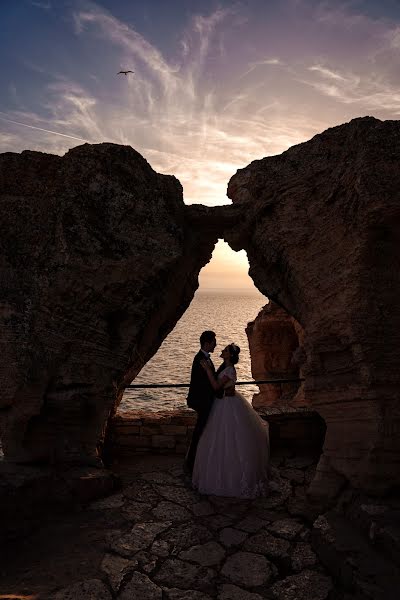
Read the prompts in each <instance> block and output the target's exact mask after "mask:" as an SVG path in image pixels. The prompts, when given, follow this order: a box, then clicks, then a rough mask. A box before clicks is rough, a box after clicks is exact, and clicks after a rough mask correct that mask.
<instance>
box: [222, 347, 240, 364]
mask: <svg viewBox="0 0 400 600" xmlns="http://www.w3.org/2000/svg"><path fill="white" fill-rule="evenodd" d="M239 354H240V348H239V346H236V344H228V346H226V347H225V348H224V349H223V350H222V352H221V358H223V359H224V361H225V362H229V363H230V364H231V365H236V363H238V362H239Z"/></svg>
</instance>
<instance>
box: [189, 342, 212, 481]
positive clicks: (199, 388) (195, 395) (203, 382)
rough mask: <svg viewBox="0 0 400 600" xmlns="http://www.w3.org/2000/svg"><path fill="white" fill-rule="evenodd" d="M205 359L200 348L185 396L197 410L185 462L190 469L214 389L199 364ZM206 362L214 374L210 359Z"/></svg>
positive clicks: (210, 405) (191, 406)
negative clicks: (187, 392) (186, 395)
mask: <svg viewBox="0 0 400 600" xmlns="http://www.w3.org/2000/svg"><path fill="white" fill-rule="evenodd" d="M202 360H206V355H205V353H204V352H203V351H202V350H199V352H198V353H197V354H196V356H195V357H194V360H193V365H192V373H191V377H190V386H189V394H188V397H187V405H188V407H189V408H193V409H194V410H195V411H196V412H197V421H196V425H195V428H194V431H193V435H192V441H191V443H190V447H189V451H188V453H187V456H186V464H187V467H188V469H190V471H192V470H193V466H194V460H195V458H196V450H197V444H198V443H199V439H200V436H201V434H202V433H203V429H204V427H205V426H206V423H207V419H208V416H209V414H210V411H211V407H212V405H213V402H214V397H215V391H214V389H213V387H212V385H211V383H210V380H209V379H208V375H207V372H206V371H205V369H204V368H203V367H202V366H201V364H200V361H202ZM208 362H209V364H210V366H211V368H212V370H213V372H214V374H215V367H214V365H213V363H212V361H211V358H209V359H208Z"/></svg>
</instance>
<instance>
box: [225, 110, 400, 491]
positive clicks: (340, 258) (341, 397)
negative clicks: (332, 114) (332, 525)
mask: <svg viewBox="0 0 400 600" xmlns="http://www.w3.org/2000/svg"><path fill="white" fill-rule="evenodd" d="M399 166H400V123H399V122H398V121H385V122H381V121H378V120H376V119H373V118H369V117H366V118H362V119H355V120H353V121H351V122H350V123H348V124H345V125H341V126H339V127H335V128H332V129H329V130H327V131H325V132H324V133H322V134H320V135H317V136H315V137H314V138H313V139H312V140H310V141H309V142H307V143H304V144H300V145H298V146H294V147H293V148H290V149H289V150H288V151H287V152H284V153H283V154H282V155H280V156H272V157H268V158H264V159H262V160H257V161H254V162H252V163H251V164H250V165H249V166H248V167H246V168H245V169H241V170H239V171H238V172H237V174H236V175H234V176H233V177H232V179H231V180H230V182H229V187H228V196H229V197H230V198H231V199H232V200H233V203H234V204H235V205H237V206H240V208H241V209H242V211H243V222H242V223H241V225H240V227H239V228H238V227H236V228H235V231H234V232H232V234H230V235H228V237H227V240H228V242H230V243H231V245H232V246H233V248H234V249H235V250H239V249H241V248H245V249H246V251H247V253H248V257H249V261H250V275H251V276H252V278H253V280H254V282H255V284H256V285H257V287H258V288H259V289H260V290H261V291H262V292H263V293H264V294H265V295H266V296H268V297H269V298H271V299H272V300H273V301H274V302H275V303H276V304H278V305H279V306H281V307H282V308H283V309H284V310H285V311H286V312H287V313H288V314H289V315H291V316H293V317H294V318H295V319H296V320H297V321H298V322H299V324H300V325H301V327H302V328H303V330H304V350H305V354H306V356H307V362H306V364H305V365H304V374H305V377H306V382H305V385H304V393H305V400H306V401H307V403H310V404H311V405H312V406H314V407H315V408H316V409H317V410H318V412H319V413H320V414H321V416H322V417H323V418H324V419H325V421H326V424H327V433H326V439H325V444H324V450H323V455H322V457H321V461H320V464H319V469H318V470H317V476H316V478H315V479H314V492H315V493H318V494H322V495H323V494H328V495H329V494H334V493H335V492H337V491H338V489H339V488H340V486H341V485H343V484H344V483H345V482H346V481H350V483H351V484H352V485H353V486H355V487H358V488H362V489H364V490H369V491H371V492H374V493H381V492H384V491H387V490H388V489H390V488H392V487H393V486H394V485H396V484H397V485H398V484H399V483H400V470H399V467H398V465H399V457H400V438H399V429H400V404H399V384H400V370H399V367H398V363H399V347H400V309H399V304H398V296H399V292H400V264H399V263H400V253H399V243H398V240H399V239H400V203H399V200H400V168H399Z"/></svg>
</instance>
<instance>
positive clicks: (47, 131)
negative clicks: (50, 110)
mask: <svg viewBox="0 0 400 600" xmlns="http://www.w3.org/2000/svg"><path fill="white" fill-rule="evenodd" d="M0 119H1V120H2V121H6V122H7V123H13V124H14V125H21V126H22V127H28V128H29V129H36V130H37V131H43V132H44V133H51V134H52V135H59V136H61V137H65V138H69V139H71V140H77V141H79V142H88V140H84V139H82V138H80V137H75V136H73V135H67V134H65V133H60V132H58V131H51V130H50V129H43V127H35V125H28V124H27V123H20V122H19V121H13V120H12V119H7V118H5V117H1V116H0ZM5 137H6V138H7V136H5Z"/></svg>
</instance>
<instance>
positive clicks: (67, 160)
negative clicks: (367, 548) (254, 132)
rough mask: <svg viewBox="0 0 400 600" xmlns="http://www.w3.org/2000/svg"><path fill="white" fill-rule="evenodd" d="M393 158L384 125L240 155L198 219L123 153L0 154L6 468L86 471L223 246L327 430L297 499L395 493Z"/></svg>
mask: <svg viewBox="0 0 400 600" xmlns="http://www.w3.org/2000/svg"><path fill="white" fill-rule="evenodd" d="M399 157H400V123H399V122H397V121H385V122H381V121H378V120H376V119H372V118H363V119H355V120H353V121H351V122H350V123H348V124H345V125H342V126H340V127H335V128H333V129H329V130H327V131H325V132H324V133H322V134H320V135H318V136H316V137H314V138H313V139H312V140H310V141H309V142H307V143H304V144H300V145H298V146H295V147H293V148H291V149H290V150H288V151H287V152H284V153H283V154H282V155H280V156H274V157H268V158H264V159H262V160H258V161H254V162H253V163H251V164H250V165H249V166H248V167H246V168H245V169H241V170H240V171H238V172H237V174H236V175H235V176H234V177H233V178H232V179H231V181H230V183H229V187H228V195H229V197H230V198H232V200H233V206H224V207H215V208H206V207H203V206H189V207H185V206H184V204H183V200H182V188H181V186H180V184H179V182H178V181H177V180H176V179H175V178H174V177H171V176H166V175H159V174H157V173H155V172H154V171H153V169H152V168H151V167H150V165H149V164H148V163H147V162H146V161H145V160H144V159H143V158H142V157H141V156H140V155H139V154H138V153H137V152H135V151H134V150H133V149H132V148H130V147H125V146H117V145H113V144H98V145H87V144H86V145H83V146H79V147H77V148H74V149H73V150H71V151H70V152H68V153H67V154H66V155H65V156H63V157H58V156H51V155H45V154H41V153H37V152H28V151H26V152H23V153H22V154H12V153H6V154H3V155H1V156H0V205H1V210H2V224H1V236H0V244H1V258H0V278H1V298H0V327H1V332H2V335H1V338H0V350H1V354H2V362H1V367H0V369H1V392H0V428H1V432H0V437H1V438H2V442H3V446H4V452H5V456H6V458H7V459H8V460H11V461H19V462H33V461H45V462H63V463H68V462H71V461H72V462H74V461H76V462H78V463H81V464H82V463H85V462H89V463H90V462H96V460H97V457H98V454H99V452H100V451H101V445H102V442H103V438H104V429H105V427H106V424H107V421H108V419H109V416H110V415H111V414H113V412H114V411H115V409H116V406H117V405H118V402H119V399H120V397H121V393H122V390H123V387H124V385H126V384H127V383H129V382H130V381H132V380H133V378H134V377H135V375H136V374H137V373H138V372H139V370H140V369H141V368H142V366H143V365H144V364H145V363H146V361H148V360H149V358H150V357H151V356H152V355H153V354H154V353H155V351H156V350H157V348H158V347H159V346H160V344H161V342H162V340H163V339H164V338H165V336H166V335H167V333H168V332H169V331H170V330H171V329H172V328H173V326H174V325H175V323H176V322H177V320H178V319H179V317H180V316H181V315H182V314H183V312H184V311H185V309H186V308H187V307H188V305H189V303H190V301H191V299H192V298H193V294H194V291H195V289H196V287H197V285H198V273H199V271H200V269H201V268H202V266H204V265H205V264H206V263H207V262H208V261H209V259H210V257H211V252H212V249H213V247H214V244H215V242H216V240H217V238H218V237H224V238H225V239H226V240H227V241H228V242H229V243H230V245H231V246H232V247H233V248H234V249H235V250H240V249H242V248H244V249H245V250H246V251H247V254H248V257H249V261H250V275H251V276H252V278H253V280H254V282H255V284H256V286H257V287H258V288H259V289H260V290H261V291H262V292H263V293H264V294H265V295H266V296H268V297H269V298H270V299H271V300H272V301H273V302H274V303H275V305H277V306H278V307H280V309H282V310H283V311H284V314H286V315H287V316H288V317H287V318H289V319H293V321H292V322H293V323H297V324H298V327H299V328H300V329H298V330H297V329H296V332H297V336H299V331H300V332H301V335H302V336H304V338H303V340H302V344H301V347H302V355H303V359H304V358H305V362H303V360H302V361H301V362H302V363H303V364H302V367H301V368H302V374H303V375H304V377H305V378H306V381H305V383H304V385H303V386H302V392H303V393H304V402H305V403H306V404H308V405H310V406H312V407H314V408H315V409H316V410H317V411H318V412H319V414H320V415H321V416H322V417H323V418H324V420H325V422H326V425H327V433H326V439H325V444H324V449H323V454H322V457H321V460H320V463H319V467H318V470H317V476H316V478H315V479H314V482H313V484H312V491H313V492H314V493H316V494H320V495H328V496H329V495H331V496H332V495H334V494H336V493H337V492H338V490H339V489H340V488H341V487H342V486H344V485H345V484H346V482H349V483H350V484H351V485H352V486H353V487H356V488H361V489H362V490H366V491H369V492H372V493H384V492H386V491H388V490H390V489H392V488H393V487H394V486H395V485H398V484H399V483H400V470H399V468H398V464H399V457H400V441H399V440H400V438H399V429H400V410H399V406H400V405H399V384H400V370H399V368H398V362H399V358H398V356H399V347H400V309H399V306H398V295H399V291H400V290H399V288H400V264H399V262H400V254H399V248H398V240H399V236H400V209H399V194H400V192H399V190H400V169H399ZM276 314H277V313H276ZM282 314H283V313H282ZM285 319H286V317H285ZM286 320H287V319H286ZM271 323H272V321H271ZM268 327H269V325H268ZM296 327H297V326H296ZM275 329H276V327H275ZM278 329H279V328H278ZM278 333H279V332H278V330H276V331H275V333H274V336H275V339H277V335H278ZM278 337H279V336H278ZM289 337H290V336H289ZM292 342H293V343H292ZM295 342H296V340H295V339H294V338H293V339H292V341H290V340H289V338H288V347H287V348H286V350H287V352H286V350H285V351H284V352H283V355H282V356H283V358H284V359H285V360H286V359H287V358H288V356H287V355H288V352H289V350H290V351H291V349H292V346H293V344H295ZM293 347H294V346H293ZM264 350H265V348H264ZM278 350H279V343H278V345H275V349H274V352H275V354H276V352H278ZM281 350H284V349H283V347H281ZM285 352H286V354H285ZM271 356H272V357H273V354H272V355H271ZM285 357H286V358H285Z"/></svg>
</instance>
